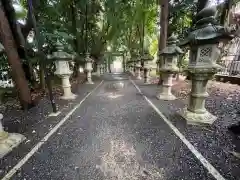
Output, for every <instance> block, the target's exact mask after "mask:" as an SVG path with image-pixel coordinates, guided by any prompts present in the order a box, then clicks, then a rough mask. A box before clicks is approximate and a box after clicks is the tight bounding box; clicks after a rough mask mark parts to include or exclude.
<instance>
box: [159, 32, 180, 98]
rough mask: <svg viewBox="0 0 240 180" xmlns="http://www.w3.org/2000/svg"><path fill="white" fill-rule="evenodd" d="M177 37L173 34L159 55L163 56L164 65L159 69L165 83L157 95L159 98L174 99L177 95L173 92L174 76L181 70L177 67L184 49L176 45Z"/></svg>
mask: <svg viewBox="0 0 240 180" xmlns="http://www.w3.org/2000/svg"><path fill="white" fill-rule="evenodd" d="M176 43H177V37H176V36H174V35H172V36H171V37H169V38H168V42H167V47H166V48H164V49H163V50H162V51H161V52H160V53H159V55H160V56H162V58H163V59H162V61H163V62H162V65H161V67H160V69H159V71H160V73H161V75H162V79H163V83H162V85H161V87H160V88H161V90H160V91H161V92H160V93H159V94H158V95H157V98H158V99H162V100H174V99H176V97H175V96H174V95H173V94H172V91H171V89H172V77H173V74H174V73H177V72H178V71H179V68H178V67H177V62H178V57H179V55H180V54H182V53H183V51H182V50H181V49H180V48H179V47H178V46H177V45H176Z"/></svg>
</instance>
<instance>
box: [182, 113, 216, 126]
mask: <svg viewBox="0 0 240 180" xmlns="http://www.w3.org/2000/svg"><path fill="white" fill-rule="evenodd" d="M180 115H181V116H182V117H183V118H184V119H186V121H187V124H191V125H201V124H212V123H213V122H214V121H215V120H216V119H217V117H216V116H214V115H212V114H211V113H209V112H208V111H207V110H206V111H205V112H204V113H201V114H198V113H194V112H191V111H189V110H188V109H184V110H182V112H180Z"/></svg>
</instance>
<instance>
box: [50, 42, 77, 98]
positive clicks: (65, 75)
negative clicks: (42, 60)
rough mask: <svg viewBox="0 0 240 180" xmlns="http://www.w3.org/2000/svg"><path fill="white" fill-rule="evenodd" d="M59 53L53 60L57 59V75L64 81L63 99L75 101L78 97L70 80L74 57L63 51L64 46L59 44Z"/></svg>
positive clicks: (54, 55)
mask: <svg viewBox="0 0 240 180" xmlns="http://www.w3.org/2000/svg"><path fill="white" fill-rule="evenodd" d="M56 48H57V51H56V52H54V53H53V56H52V58H53V59H55V65H56V71H55V74H56V75H57V76H59V77H60V78H61V80H62V88H63V96H61V99H65V100H71V99H75V98H76V97H77V95H75V94H73V93H72V91H71V84H70V81H69V78H70V76H71V74H72V71H71V70H70V68H69V60H72V59H73V58H74V57H73V56H72V55H70V54H68V53H66V52H64V51H63V49H64V48H63V46H62V45H61V44H60V43H59V42H58V43H57V47H56Z"/></svg>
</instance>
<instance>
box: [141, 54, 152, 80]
mask: <svg viewBox="0 0 240 180" xmlns="http://www.w3.org/2000/svg"><path fill="white" fill-rule="evenodd" d="M152 60H153V57H152V56H151V55H150V54H149V53H148V52H146V51H145V52H144V54H143V56H142V61H143V62H144V66H143V71H144V84H149V83H150V82H149V77H150V76H149V74H150V69H151V66H150V64H149V62H150V61H152Z"/></svg>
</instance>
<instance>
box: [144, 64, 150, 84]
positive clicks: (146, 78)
mask: <svg viewBox="0 0 240 180" xmlns="http://www.w3.org/2000/svg"><path fill="white" fill-rule="evenodd" d="M143 71H144V74H143V76H144V84H151V83H150V75H149V74H150V67H149V66H144V68H143Z"/></svg>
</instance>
